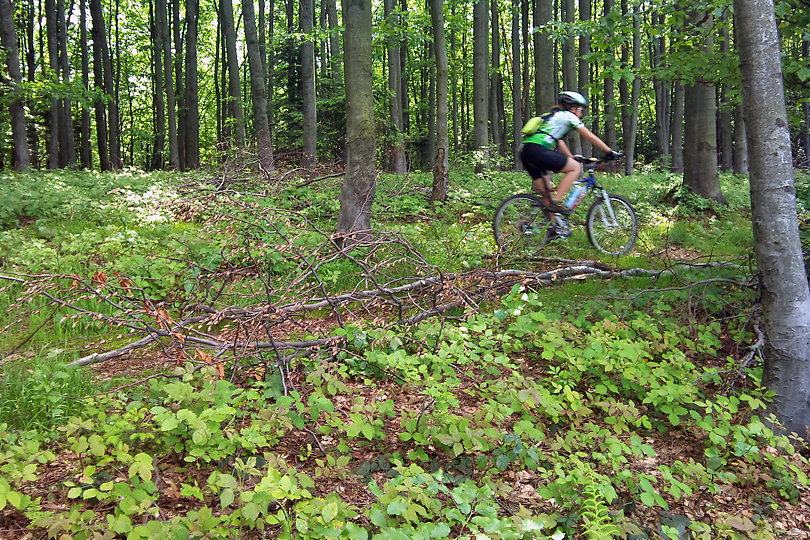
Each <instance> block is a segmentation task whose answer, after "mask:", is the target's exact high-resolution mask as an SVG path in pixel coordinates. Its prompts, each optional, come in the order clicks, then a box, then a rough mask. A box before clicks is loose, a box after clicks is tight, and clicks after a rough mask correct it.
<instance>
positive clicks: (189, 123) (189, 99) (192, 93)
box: [183, 0, 200, 169]
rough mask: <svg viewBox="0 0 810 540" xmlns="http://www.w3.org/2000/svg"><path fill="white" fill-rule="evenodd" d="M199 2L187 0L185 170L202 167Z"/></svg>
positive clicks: (184, 100)
mask: <svg viewBox="0 0 810 540" xmlns="http://www.w3.org/2000/svg"><path fill="white" fill-rule="evenodd" d="M199 15H200V4H199V0H186V62H185V84H184V85H183V89H184V91H185V92H184V97H183V108H184V114H183V118H184V120H185V129H184V130H183V134H184V141H183V142H184V144H183V148H184V149H185V164H184V168H185V169H198V168H199V167H200V110H199V103H200V102H199V96H198V90H197V88H198V85H199V83H198V80H197V27H198V21H199Z"/></svg>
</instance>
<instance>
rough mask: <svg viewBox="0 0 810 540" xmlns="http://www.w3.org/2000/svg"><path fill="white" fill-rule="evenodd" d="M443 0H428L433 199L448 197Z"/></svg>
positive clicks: (446, 63)
mask: <svg viewBox="0 0 810 540" xmlns="http://www.w3.org/2000/svg"><path fill="white" fill-rule="evenodd" d="M443 4H444V2H443V0H431V1H430V20H431V23H432V24H431V27H432V30H433V54H434V55H435V57H436V125H437V127H438V129H437V136H436V157H435V159H434V161H433V190H432V191H431V194H430V200H432V201H445V200H447V190H448V184H449V170H450V169H449V163H448V154H449V151H450V134H449V131H448V125H447V120H448V116H449V111H448V92H449V82H448V79H449V67H448V59H447V38H446V36H445V33H444V12H443Z"/></svg>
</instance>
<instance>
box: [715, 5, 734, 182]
mask: <svg viewBox="0 0 810 540" xmlns="http://www.w3.org/2000/svg"><path fill="white" fill-rule="evenodd" d="M727 19H728V15H725V16H724V18H723V20H722V21H721V22H720V24H721V27H720V39H721V42H720V51H721V53H722V55H723V57H724V58H725V57H728V56H729V53H730V52H731V39H730V33H729V29H728V24H729V23H728V20H727ZM730 90H731V88H730V84H729V83H723V84H721V85H720V92H719V96H718V97H719V102H720V108H719V111H718V115H717V130H718V132H717V142H718V145H719V147H720V148H719V150H720V169H722V170H724V171H730V170H731V169H732V168H734V137H733V136H734V132H733V129H732V127H731V112H732V105H731V103H729V101H730V100H729V94H730Z"/></svg>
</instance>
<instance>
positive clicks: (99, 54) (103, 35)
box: [90, 0, 115, 171]
mask: <svg viewBox="0 0 810 540" xmlns="http://www.w3.org/2000/svg"><path fill="white" fill-rule="evenodd" d="M90 17H91V19H92V20H93V27H92V29H91V31H90V33H91V35H92V36H93V79H94V82H95V86H96V88H99V89H102V90H103V89H104V88H105V84H104V66H105V60H104V51H105V50H107V49H106V47H107V32H106V29H105V28H106V27H105V23H104V15H103V13H102V11H101V0H90ZM106 58H107V63H109V54H108V55H107V57H106ZM94 107H95V113H96V144H97V145H98V157H99V165H100V167H101V170H102V171H111V170H113V169H115V165H114V163H113V161H112V156H111V153H110V140H109V138H110V134H109V130H108V124H107V108H106V107H105V105H104V101H103V100H102V99H98V100H96V102H95V104H94Z"/></svg>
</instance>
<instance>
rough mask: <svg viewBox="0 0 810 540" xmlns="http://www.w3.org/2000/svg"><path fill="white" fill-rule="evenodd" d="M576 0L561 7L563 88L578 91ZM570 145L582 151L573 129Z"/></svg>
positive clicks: (574, 151)
mask: <svg viewBox="0 0 810 540" xmlns="http://www.w3.org/2000/svg"><path fill="white" fill-rule="evenodd" d="M574 6H575V3H574V0H562V1H561V2H560V7H561V8H562V21H563V23H564V25H565V27H564V28H565V29H566V30H565V37H564V38H563V40H562V43H561V45H562V47H561V48H562V86H563V88H562V89H563V90H571V91H574V92H578V91H579V88H578V84H577V83H578V81H577V71H578V67H579V66H578V65H577V60H576V56H577V55H576V47H575V46H576V41H575V39H574V30H573V28H572V26H573V24H574V20H575V10H574ZM568 145H569V146H570V148H571V151H572V152H573V153H575V154H581V153H582V144H581V143H580V140H579V133H577V132H576V131H572V132H571V133H569V134H568Z"/></svg>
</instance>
